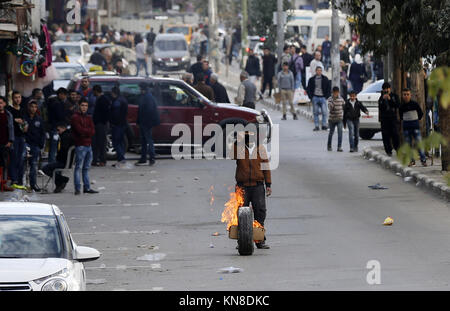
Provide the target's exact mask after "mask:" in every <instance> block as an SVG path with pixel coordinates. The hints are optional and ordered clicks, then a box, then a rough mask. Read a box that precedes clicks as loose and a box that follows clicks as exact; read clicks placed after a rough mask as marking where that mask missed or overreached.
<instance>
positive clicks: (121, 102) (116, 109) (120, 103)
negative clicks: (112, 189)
mask: <svg viewBox="0 0 450 311" xmlns="http://www.w3.org/2000/svg"><path fill="white" fill-rule="evenodd" d="M111 96H112V104H111V110H110V116H109V123H110V124H111V134H112V144H113V147H114V149H115V150H116V153H117V162H124V161H125V152H126V150H125V143H124V139H125V131H126V128H127V115H128V102H127V100H126V98H125V97H123V96H121V95H120V89H119V88H118V87H116V86H115V87H113V88H112V91H111Z"/></svg>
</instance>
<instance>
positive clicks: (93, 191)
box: [83, 189, 99, 194]
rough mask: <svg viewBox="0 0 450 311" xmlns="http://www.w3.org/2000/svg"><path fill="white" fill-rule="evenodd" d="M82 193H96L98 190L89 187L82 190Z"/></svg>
mask: <svg viewBox="0 0 450 311" xmlns="http://www.w3.org/2000/svg"><path fill="white" fill-rule="evenodd" d="M83 193H89V194H97V193H99V192H98V191H95V190H92V189H89V190H83Z"/></svg>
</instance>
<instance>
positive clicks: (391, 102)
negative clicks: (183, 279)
mask: <svg viewBox="0 0 450 311" xmlns="http://www.w3.org/2000/svg"><path fill="white" fill-rule="evenodd" d="M382 89H383V91H382V93H381V96H380V99H379V100H378V119H379V121H380V123H381V134H382V136H383V145H384V150H385V151H386V154H387V155H388V156H390V157H391V156H392V149H395V150H398V148H399V147H400V138H399V133H398V117H397V114H398V109H399V108H400V100H399V98H398V96H397V94H394V93H392V92H391V85H390V84H389V83H388V82H385V83H383V86H382Z"/></svg>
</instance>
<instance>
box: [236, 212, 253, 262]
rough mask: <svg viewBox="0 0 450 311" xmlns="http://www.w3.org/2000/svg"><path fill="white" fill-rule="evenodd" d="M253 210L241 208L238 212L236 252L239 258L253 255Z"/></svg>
mask: <svg viewBox="0 0 450 311" xmlns="http://www.w3.org/2000/svg"><path fill="white" fill-rule="evenodd" d="M253 220H254V215H253V209H252V208H250V207H241V208H239V212H238V251H239V255H241V256H249V255H252V254H253V251H254V245H253Z"/></svg>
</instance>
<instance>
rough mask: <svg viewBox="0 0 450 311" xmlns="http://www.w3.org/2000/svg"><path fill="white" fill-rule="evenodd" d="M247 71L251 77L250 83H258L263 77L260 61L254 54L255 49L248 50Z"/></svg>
mask: <svg viewBox="0 0 450 311" xmlns="http://www.w3.org/2000/svg"><path fill="white" fill-rule="evenodd" d="M245 71H247V72H248V75H249V76H250V81H251V82H252V83H256V81H258V80H259V78H260V77H261V67H260V65H259V59H258V57H256V56H255V54H254V53H253V49H249V50H248V59H247V65H246V66H245Z"/></svg>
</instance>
